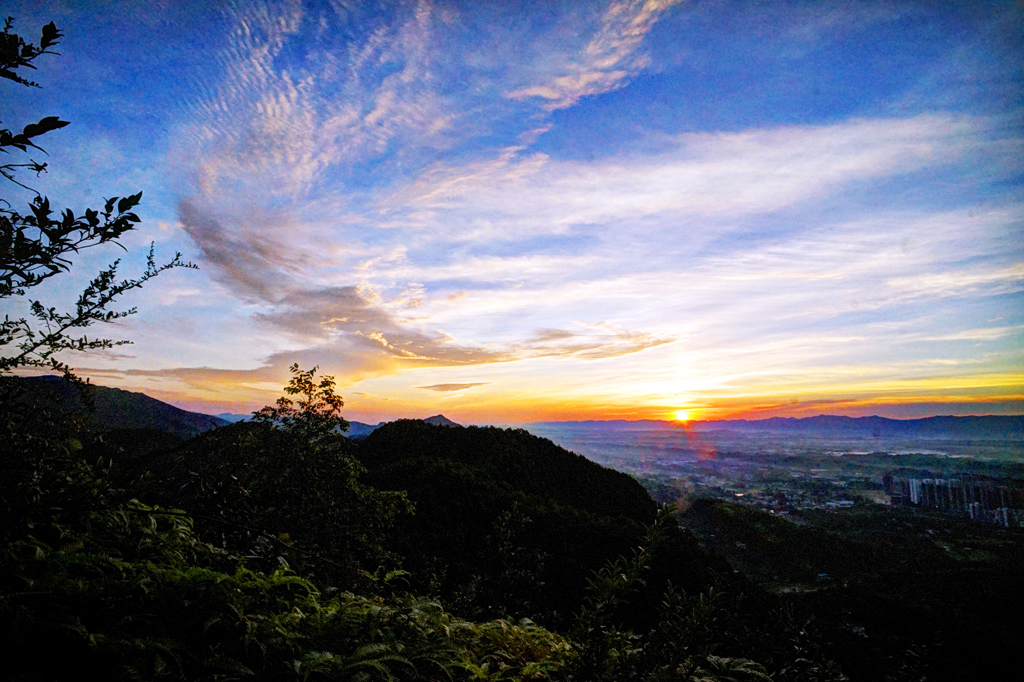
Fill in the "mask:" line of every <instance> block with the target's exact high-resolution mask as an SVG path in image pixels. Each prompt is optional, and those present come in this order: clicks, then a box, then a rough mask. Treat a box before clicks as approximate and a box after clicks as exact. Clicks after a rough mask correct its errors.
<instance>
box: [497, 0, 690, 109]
mask: <svg viewBox="0 0 1024 682" xmlns="http://www.w3.org/2000/svg"><path fill="white" fill-rule="evenodd" d="M679 2H681V0H618V1H615V2H612V3H611V4H610V5H609V6H608V9H607V10H605V12H604V15H603V16H602V17H601V21H600V26H599V28H598V29H597V31H596V32H595V34H594V35H593V37H591V38H590V40H589V41H588V42H587V43H586V45H585V46H584V47H583V49H582V50H580V52H579V53H577V54H569V55H566V62H567V63H566V64H564V65H559V67H557V69H554V70H553V73H551V74H543V75H544V76H547V78H545V79H544V80H541V81H540V82H537V83H534V84H531V85H526V86H523V87H521V88H517V89H515V90H512V91H511V92H509V93H508V94H507V96H508V97H509V98H511V99H527V98H531V97H539V98H541V99H542V100H544V105H543V106H544V108H545V109H547V110H549V111H553V110H556V109H565V108H567V107H571V106H572V105H574V104H576V102H578V101H579V100H580V99H581V98H582V97H585V96H587V95H595V94H600V93H603V92H609V91H611V90H616V89H618V88H620V87H622V86H623V85H625V84H626V83H627V82H628V81H629V79H630V78H631V77H633V76H635V75H636V74H637V73H638V72H639V71H640V70H641V69H643V68H644V67H645V66H647V64H648V60H647V59H646V58H645V57H644V56H643V55H642V54H640V53H638V49H639V48H640V46H641V43H642V42H643V40H644V37H645V36H646V35H647V33H648V32H649V31H650V30H651V27H652V26H654V24H655V23H656V22H657V21H658V17H659V15H660V14H661V13H662V12H664V11H665V10H666V9H668V8H669V7H671V6H673V5H677V4H679Z"/></svg>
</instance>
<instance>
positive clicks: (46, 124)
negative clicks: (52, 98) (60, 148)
mask: <svg viewBox="0 0 1024 682" xmlns="http://www.w3.org/2000/svg"><path fill="white" fill-rule="evenodd" d="M66 125H69V123H68V122H67V121H62V120H60V119H59V118H57V117H56V116H47V117H46V118H44V119H42V120H41V121H39V122H38V123H29V124H28V125H27V126H25V129H24V130H23V131H22V132H21V136H22V137H26V138H31V137H37V136H39V135H43V134H45V133H48V132H50V131H51V130H58V129H60V128H63V127H64V126H66ZM37 149H38V147H37Z"/></svg>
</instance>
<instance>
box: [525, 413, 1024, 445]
mask: <svg viewBox="0 0 1024 682" xmlns="http://www.w3.org/2000/svg"><path fill="white" fill-rule="evenodd" d="M536 425H537V426H542V427H552V428H573V429H582V430H586V431H588V432H590V433H592V434H597V433H600V432H601V431H608V432H611V431H615V432H622V431H631V430H647V431H649V430H657V429H664V430H681V429H686V430H692V431H697V432H702V433H713V432H732V433H779V434H792V435H803V436H822V437H849V436H868V437H875V438H896V437H902V438H955V439H966V440H1024V416H1022V415H1016V416H999V415H993V416H983V417H951V416H946V417H925V418H923V419H888V418H886V417H837V416H829V415H820V416H817V417H803V418H794V417H773V418H771V419H760V420H747V419H736V420H721V421H693V422H685V423H683V422H669V421H654V420H645V421H578V422H540V423H538V424H536ZM530 426H532V425H527V428H529V427H530Z"/></svg>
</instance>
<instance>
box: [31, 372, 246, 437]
mask: <svg viewBox="0 0 1024 682" xmlns="http://www.w3.org/2000/svg"><path fill="white" fill-rule="evenodd" d="M24 381H25V383H26V385H27V386H28V387H29V388H28V392H27V393H26V395H25V396H24V398H23V399H24V400H29V401H36V402H38V403H40V404H41V405H43V404H45V405H48V406H50V407H51V408H55V409H58V410H62V411H66V412H69V413H70V412H78V413H81V414H83V415H84V418H85V424H86V426H87V427H88V428H90V429H93V430H112V429H155V430H158V431H163V432H165V433H170V434H174V435H176V436H181V437H184V438H188V437H191V436H194V435H196V434H198V433H202V432H203V431H206V430H209V429H212V428H215V427H218V426H225V425H226V424H227V423H228V422H226V421H224V420H223V419H220V418H218V417H214V416H211V415H208V414H201V413H198V412H189V411H187V410H182V409H180V408H177V407H174V406H173V405H168V404H167V403H165V402H162V401H160V400H157V399H156V398H150V397H149V396H148V395H145V394H144V393H135V392H133V391H124V390H122V389H119V388H108V387H106V386H94V385H91V384H90V385H88V386H87V387H86V388H85V390H86V391H87V392H88V394H89V395H90V396H91V401H92V403H93V404H92V408H91V409H87V407H86V405H85V404H84V403H83V401H82V397H81V395H80V393H79V390H78V389H77V388H76V387H75V386H73V385H72V384H70V383H68V382H66V381H64V380H63V379H62V378H60V377H53V376H41V377H30V378H26V379H24Z"/></svg>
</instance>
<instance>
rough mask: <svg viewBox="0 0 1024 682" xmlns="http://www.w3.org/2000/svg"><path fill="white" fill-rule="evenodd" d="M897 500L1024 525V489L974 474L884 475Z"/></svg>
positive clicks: (974, 518)
mask: <svg viewBox="0 0 1024 682" xmlns="http://www.w3.org/2000/svg"><path fill="white" fill-rule="evenodd" d="M882 485H883V486H884V488H885V492H886V493H888V494H889V495H890V496H891V497H892V501H893V503H894V504H901V503H902V504H914V505H917V506H919V507H929V508H932V509H939V510H941V511H945V512H947V513H950V514H953V515H956V516H964V517H967V518H969V519H971V520H972V521H982V522H986V523H994V524H998V525H1000V526H1003V527H1004V528H1009V527H1010V526H1024V490H1021V489H1019V488H1014V487H1010V486H1008V485H1001V484H1000V483H998V482H996V481H993V480H986V479H973V478H965V479H961V478H914V477H902V476H894V475H893V474H890V473H887V474H885V475H884V476H883V477H882Z"/></svg>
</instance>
